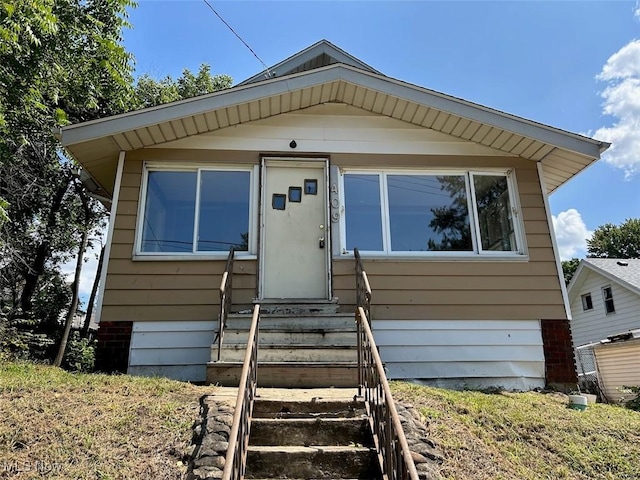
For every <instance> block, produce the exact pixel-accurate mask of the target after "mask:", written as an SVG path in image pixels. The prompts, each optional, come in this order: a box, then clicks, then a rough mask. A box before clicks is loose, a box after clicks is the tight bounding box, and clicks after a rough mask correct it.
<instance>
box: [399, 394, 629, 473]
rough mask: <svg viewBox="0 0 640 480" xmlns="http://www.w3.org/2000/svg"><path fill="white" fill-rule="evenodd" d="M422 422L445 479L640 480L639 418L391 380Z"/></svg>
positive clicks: (554, 400)
mask: <svg viewBox="0 0 640 480" xmlns="http://www.w3.org/2000/svg"><path fill="white" fill-rule="evenodd" d="M392 391H393V393H394V398H395V399H397V400H403V401H405V402H407V403H411V404H413V405H414V407H416V408H418V410H419V411H420V413H421V414H422V415H424V417H425V424H426V425H427V427H428V430H429V433H430V436H431V439H432V440H434V441H435V442H436V443H438V444H439V446H440V448H441V450H442V453H443V456H444V458H445V461H444V463H443V465H442V468H441V473H442V475H443V476H444V477H445V478H449V479H460V480H462V479H465V480H467V479H509V480H512V479H532V480H533V479H536V480H539V479H580V480H582V479H584V480H588V479H611V480H613V479H616V480H618V479H629V480H630V479H640V413H639V412H634V411H631V410H627V409H625V408H623V407H618V406H611V405H601V404H597V405H592V406H589V408H588V409H587V410H586V411H584V412H579V411H575V410H571V409H568V408H567V403H568V400H567V396H566V395H563V394H559V393H547V394H543V393H535V392H529V393H507V392H501V393H495V394H488V393H480V392H473V391H466V392H454V391H449V390H442V389H436V388H428V387H420V386H416V385H411V384H407V383H401V382H393V384H392Z"/></svg>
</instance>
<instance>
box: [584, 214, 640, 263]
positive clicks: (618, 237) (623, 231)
mask: <svg viewBox="0 0 640 480" xmlns="http://www.w3.org/2000/svg"><path fill="white" fill-rule="evenodd" d="M587 257H594V258H640V218H628V219H627V220H626V221H625V222H623V223H622V224H621V225H613V224H612V223H606V224H604V225H601V226H599V227H598V228H596V229H595V231H594V232H593V235H592V236H591V238H590V239H588V240H587Z"/></svg>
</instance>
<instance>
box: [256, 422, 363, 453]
mask: <svg viewBox="0 0 640 480" xmlns="http://www.w3.org/2000/svg"><path fill="white" fill-rule="evenodd" d="M251 445H262V446H264V445H297V446H307V447H308V446H318V445H330V446H338V445H345V446H348V445H352V446H353V445H356V446H364V447H372V446H373V437H372V435H371V430H370V428H369V421H368V420H367V418H366V417H365V418H342V417H336V418H322V417H319V418H254V419H253V420H252V421H251Z"/></svg>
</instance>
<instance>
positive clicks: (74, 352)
mask: <svg viewBox="0 0 640 480" xmlns="http://www.w3.org/2000/svg"><path fill="white" fill-rule="evenodd" d="M95 360H96V354H95V342H92V341H90V340H89V339H87V338H80V335H79V334H78V332H73V334H72V335H71V337H70V338H69V342H68V343H67V349H66V351H65V354H64V359H63V365H64V367H65V368H66V369H67V370H71V371H74V372H92V371H93V369H94V364H95Z"/></svg>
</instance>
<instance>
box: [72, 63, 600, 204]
mask: <svg viewBox="0 0 640 480" xmlns="http://www.w3.org/2000/svg"><path fill="white" fill-rule="evenodd" d="M327 103H345V104H348V105H352V106H354V107H357V108H360V109H362V110H364V111H368V112H371V113H374V114H380V115H386V116H389V117H391V118H395V119H398V120H402V121H404V122H408V123H411V124H413V125H417V126H420V127H424V128H429V129H433V130H435V131H438V132H442V133H445V134H449V135H453V136H456V137H459V138H461V139H465V140H469V141H472V142H475V143H478V144H480V145H484V146H487V147H491V148H494V149H498V150H500V151H502V152H504V153H506V154H510V155H515V156H520V157H523V158H526V159H529V160H532V161H541V162H542V164H543V171H544V173H545V182H546V186H547V191H548V192H552V191H554V190H555V189H556V188H557V187H558V186H560V185H562V184H563V183H564V182H566V181H567V180H568V179H569V178H571V177H572V176H574V175H575V174H577V173H578V172H580V171H581V170H582V169H584V168H586V167H587V166H588V165H589V164H591V163H592V162H594V161H595V160H596V159H597V158H599V155H600V152H601V151H603V150H604V149H606V148H607V147H608V144H605V143H602V142H598V141H596V140H593V139H590V138H587V137H582V136H580V135H576V134H573V133H569V132H564V131H562V130H559V129H555V128H552V127H548V126H546V125H542V124H538V123H535V122H532V121H529V120H526V119H523V118H519V117H516V116H513V115H509V114H506V113H503V112H499V111H497V110H493V109H489V108H487V107H483V106H481V105H476V104H472V103H470V102H466V101H464V100H461V99H458V98H455V97H451V96H448V95H444V94H441V93H439V92H435V91H433V90H428V89H424V88H422V87H417V86H414V85H411V84H407V83H404V82H401V81H398V80H394V79H390V78H389V77H384V76H382V75H378V74H375V73H371V72H365V71H362V70H360V69H357V68H355V67H351V66H347V65H342V64H333V65H329V66H326V67H322V68H318V69H315V70H312V71H308V72H303V73H298V74H293V75H289V76H287V77H283V78H277V79H273V80H266V81H263V82H260V83H256V84H249V85H246V86H242V87H234V88H231V89H228V90H225V91H222V92H216V93H214V94H210V95H204V96H202V97H196V98H193V99H189V100H184V101H180V102H174V103H171V104H167V105H163V106H159V107H153V108H150V109H145V110H140V111H136V112H130V113H127V114H123V115H118V116H114V117H109V118H106V119H103V120H96V121H93V122H86V123H84V124H79V125H73V126H70V127H65V128H64V129H63V131H62V143H63V145H64V146H65V147H66V148H67V149H68V150H69V152H70V153H71V154H72V155H73V156H74V157H75V158H76V159H77V160H78V161H79V162H80V163H81V164H82V165H83V166H84V167H85V168H86V169H87V170H88V172H89V173H90V174H91V175H92V176H93V177H94V179H95V180H96V181H97V182H98V183H99V184H100V185H101V186H102V187H104V189H105V190H106V191H107V192H112V190H113V184H114V181H115V179H114V178H113V176H112V175H111V174H112V173H113V172H115V163H116V161H117V157H118V153H119V151H121V150H123V151H131V150H136V149H140V148H148V147H155V146H158V145H161V144H164V143H166V142H171V141H174V140H177V139H181V138H186V137H189V136H194V135H199V134H202V133H207V132H213V131H216V130H219V129H223V128H228V127H232V126H235V125H239V124H243V123H248V122H252V121H256V120H260V119H264V118H268V117H271V116H274V115H280V114H283V113H287V112H293V111H297V110H302V109H305V108H308V107H311V106H315V105H321V104H327Z"/></svg>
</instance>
